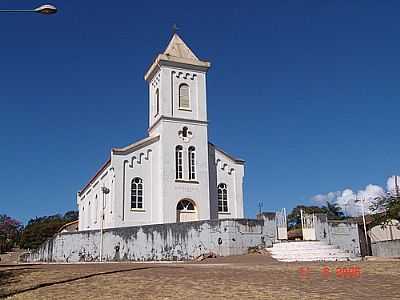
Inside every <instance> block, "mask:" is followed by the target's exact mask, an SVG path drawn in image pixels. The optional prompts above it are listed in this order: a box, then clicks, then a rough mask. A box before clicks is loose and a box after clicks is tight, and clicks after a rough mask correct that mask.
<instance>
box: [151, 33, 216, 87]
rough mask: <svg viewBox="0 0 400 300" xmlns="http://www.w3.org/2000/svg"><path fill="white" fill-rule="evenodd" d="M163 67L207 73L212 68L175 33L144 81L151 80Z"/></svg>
mask: <svg viewBox="0 0 400 300" xmlns="http://www.w3.org/2000/svg"><path fill="white" fill-rule="evenodd" d="M161 65H168V66H175V67H183V68H191V69H194V70H199V71H207V70H208V68H209V67H210V66H211V64H210V62H208V61H203V60H200V59H199V58H198V57H197V56H196V55H195V54H194V53H193V51H192V50H191V49H190V48H189V47H188V45H186V43H185V42H184V41H183V40H182V38H181V37H180V36H179V35H178V34H177V33H174V35H173V36H172V38H171V40H170V41H169V43H168V46H167V48H166V49H165V51H164V52H163V53H161V54H158V55H157V57H156V59H155V60H154V62H153V63H152V65H151V66H150V68H149V69H148V70H147V72H146V74H145V75H144V79H145V80H151V79H152V78H153V76H154V75H155V74H156V72H157V71H158V70H159V68H160V66H161Z"/></svg>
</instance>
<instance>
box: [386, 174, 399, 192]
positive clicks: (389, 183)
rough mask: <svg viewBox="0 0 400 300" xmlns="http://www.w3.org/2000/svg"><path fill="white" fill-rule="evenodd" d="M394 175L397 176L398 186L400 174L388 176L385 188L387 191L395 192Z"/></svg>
mask: <svg viewBox="0 0 400 300" xmlns="http://www.w3.org/2000/svg"><path fill="white" fill-rule="evenodd" d="M395 177H397V185H398V186H400V176H391V177H389V178H388V180H387V182H386V188H387V190H388V192H389V193H392V194H394V193H395V192H396V187H395Z"/></svg>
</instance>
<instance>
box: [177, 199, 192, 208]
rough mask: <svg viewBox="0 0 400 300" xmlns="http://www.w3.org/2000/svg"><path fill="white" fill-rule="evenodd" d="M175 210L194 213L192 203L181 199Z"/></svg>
mask: <svg viewBox="0 0 400 300" xmlns="http://www.w3.org/2000/svg"><path fill="white" fill-rule="evenodd" d="M176 210H178V211H195V208H194V205H193V202H192V201H189V200H187V199H183V200H181V201H179V202H178V204H177V206H176Z"/></svg>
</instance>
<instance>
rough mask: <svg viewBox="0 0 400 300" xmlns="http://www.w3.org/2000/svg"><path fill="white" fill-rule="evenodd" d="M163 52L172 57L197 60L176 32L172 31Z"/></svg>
mask: <svg viewBox="0 0 400 300" xmlns="http://www.w3.org/2000/svg"><path fill="white" fill-rule="evenodd" d="M164 54H165V55H170V56H174V57H180V58H187V59H193V60H199V59H198V58H197V56H196V55H195V54H194V53H193V52H192V50H190V48H189V47H188V46H187V45H186V44H185V42H184V41H183V40H182V39H181V37H180V36H179V35H178V34H177V33H174V35H173V36H172V39H171V40H170V41H169V44H168V46H167V48H166V49H165V51H164Z"/></svg>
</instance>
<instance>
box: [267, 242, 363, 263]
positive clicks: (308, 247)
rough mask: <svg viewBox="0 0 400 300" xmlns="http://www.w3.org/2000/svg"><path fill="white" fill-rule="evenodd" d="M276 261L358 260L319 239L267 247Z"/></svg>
mask: <svg viewBox="0 0 400 300" xmlns="http://www.w3.org/2000/svg"><path fill="white" fill-rule="evenodd" d="M267 250H268V251H269V252H270V253H271V256H272V257H273V258H275V259H276V260H278V261H283V262H295V261H350V260H351V261H353V260H358V258H356V257H352V256H351V254H350V253H347V252H346V251H344V250H342V249H340V248H339V247H337V246H334V245H329V244H327V243H325V242H319V241H290V242H278V243H275V244H274V245H273V247H272V248H267Z"/></svg>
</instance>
